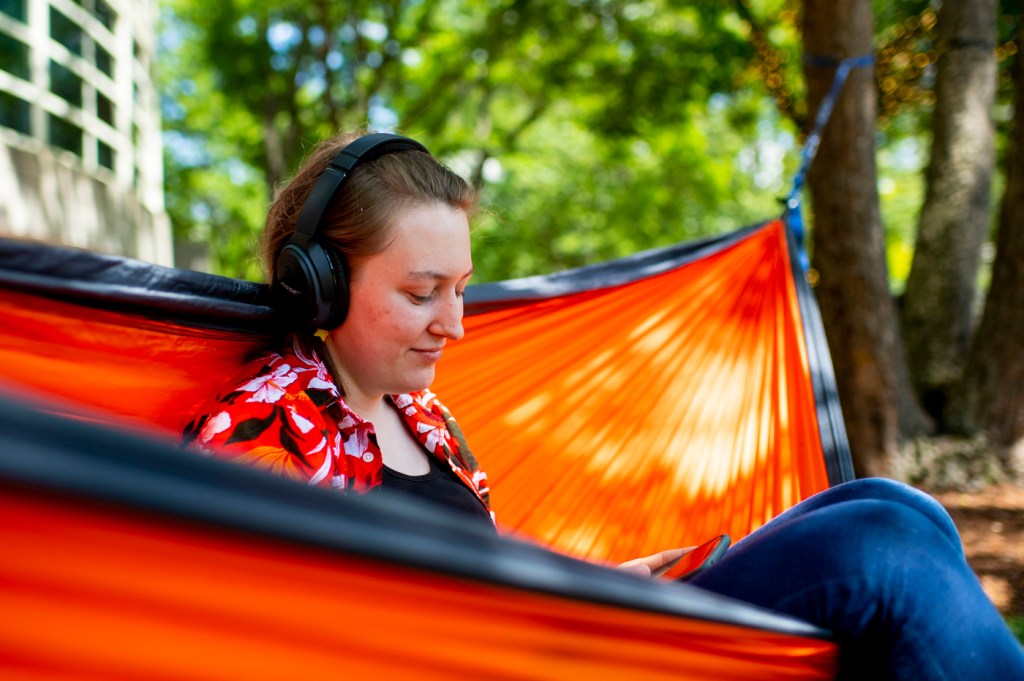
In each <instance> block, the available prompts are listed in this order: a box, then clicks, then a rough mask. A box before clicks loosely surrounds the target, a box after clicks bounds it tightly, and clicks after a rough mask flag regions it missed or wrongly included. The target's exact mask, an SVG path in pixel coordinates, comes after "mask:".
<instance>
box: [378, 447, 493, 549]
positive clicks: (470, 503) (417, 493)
mask: <svg viewBox="0 0 1024 681" xmlns="http://www.w3.org/2000/svg"><path fill="white" fill-rule="evenodd" d="M427 461H428V462H429V463H430V472H429V473H426V474H425V475H406V474H405V473H399V472H398V471H396V470H392V469H391V468H388V467H387V466H384V477H383V480H382V481H381V487H382V488H383V491H384V492H385V493H390V492H398V493H400V494H406V495H410V496H413V497H417V498H419V499H422V500H423V501H426V502H428V503H431V504H434V505H436V506H442V507H444V508H446V509H449V510H451V511H455V512H456V513H459V514H461V515H462V516H463V517H465V518H470V519H472V521H473V522H485V523H487V526H488V527H489V528H491V529H492V530H493V529H494V523H492V522H491V516H490V514H489V513H488V512H487V509H486V508H484V505H483V504H482V503H480V500H479V499H477V497H476V495H475V494H473V492H472V490H470V489H469V488H468V487H466V485H465V483H463V482H462V481H461V480H459V479H458V478H457V477H456V476H455V473H454V472H453V471H452V470H451V469H449V468H448V467H447V466H446V465H443V464H441V463H440V462H439V461H438V460H437V459H436V458H435V457H433V456H430V455H429V454H428V455H427Z"/></svg>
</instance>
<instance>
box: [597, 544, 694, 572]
mask: <svg viewBox="0 0 1024 681" xmlns="http://www.w3.org/2000/svg"><path fill="white" fill-rule="evenodd" d="M695 548H697V547H695V546H688V547H686V548H685V549H668V550H667V551H662V552H661V553H655V554H654V555H653V556H645V557H643V558H634V559H633V560H628V561H626V562H625V563H622V564H621V565H618V566H616V568H615V569H617V570H622V571H624V572H629V573H631V574H634V575H639V576H641V577H661V576H662V575H663V574H665V573H666V572H668V571H669V570H670V569H672V566H674V565H675V564H676V563H678V562H679V559H680V558H682V557H683V556H685V555H686V554H688V553H689V552H690V551H693V550H694V549H695Z"/></svg>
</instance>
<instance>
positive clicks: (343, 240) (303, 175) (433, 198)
mask: <svg viewBox="0 0 1024 681" xmlns="http://www.w3.org/2000/svg"><path fill="white" fill-rule="evenodd" d="M366 134H369V133H368V132H359V133H341V134H338V135H335V136H334V137H332V138H330V139H329V140H326V141H324V142H322V143H321V144H319V145H318V146H317V147H316V148H315V149H314V150H313V152H312V153H311V154H310V155H309V157H308V158H307V159H306V161H305V162H304V163H303V164H302V166H301V167H300V168H299V170H298V172H296V173H295V176H294V177H293V178H292V180H291V182H290V183H289V184H288V185H287V186H286V187H284V189H282V190H281V191H280V192H279V193H278V195H277V198H276V199H274V201H273V203H272V204H271V205H270V210H269V211H268V213H267V222H266V225H265V227H264V228H263V236H262V238H261V240H260V256H261V258H262V260H263V268H264V272H266V276H267V280H268V281H272V280H273V277H274V263H275V262H277V256H278V254H279V253H280V252H281V249H282V248H284V246H285V244H287V243H288V239H289V238H290V237H291V235H292V232H293V231H295V224H296V223H297V222H298V219H299V213H300V212H301V211H302V206H303V204H304V203H305V202H306V199H307V197H309V193H310V192H311V191H312V189H313V185H314V184H316V181H317V178H319V177H320V174H321V173H322V172H323V171H324V169H326V168H327V166H328V165H329V164H330V162H331V160H332V159H333V158H334V157H335V156H336V155H337V154H338V152H339V151H341V150H342V149H343V148H344V147H345V146H347V145H348V144H350V143H351V142H353V141H354V140H356V139H358V138H359V137H362V136H363V135H366ZM438 203H440V204H443V205H446V206H449V207H450V208H453V209H459V210H462V211H465V212H466V213H467V214H469V215H471V214H472V213H473V211H474V209H475V207H476V192H475V191H474V190H473V188H472V187H471V186H470V185H469V183H468V182H466V181H465V180H464V179H462V178H461V177H459V176H458V175H456V174H455V173H454V172H453V171H452V170H450V169H449V168H447V167H446V166H445V165H443V164H442V163H440V162H439V161H438V160H437V159H435V158H434V157H433V156H431V155H430V154H426V153H423V152H421V151H400V152H394V153H389V154H384V155H382V156H380V157H378V158H376V159H374V160H372V161H370V162H368V163H360V164H358V165H357V166H356V167H355V168H353V170H352V172H351V173H349V175H348V176H347V177H346V178H345V180H344V181H343V182H342V184H341V187H339V189H338V191H337V192H336V194H335V196H334V198H333V199H332V200H331V202H330V204H329V205H328V207H327V210H326V211H325V212H324V215H323V218H322V219H321V221H320V226H319V228H318V229H317V232H316V234H317V238H318V239H320V240H321V242H322V243H325V244H330V245H331V246H333V247H334V248H336V249H337V250H338V251H340V252H341V253H342V254H343V255H344V257H345V259H346V261H347V262H348V263H349V266H350V267H351V266H352V263H353V262H354V261H357V260H358V259H359V258H361V257H366V256H369V255H373V254H375V253H379V252H381V251H382V250H384V249H385V248H386V247H387V245H388V243H390V240H391V239H390V236H391V235H390V228H391V225H392V224H393V223H394V221H395V219H396V218H397V216H398V213H399V212H400V211H402V210H404V209H406V208H410V207H413V206H420V205H431V204H438Z"/></svg>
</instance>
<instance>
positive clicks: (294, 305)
mask: <svg viewBox="0 0 1024 681" xmlns="http://www.w3.org/2000/svg"><path fill="white" fill-rule="evenodd" d="M314 270H315V267H314V265H313V263H312V261H311V260H310V258H309V254H308V253H307V252H306V249H304V248H302V247H301V246H299V245H298V244H292V243H289V244H286V245H285V246H284V248H282V249H281V253H280V254H279V255H278V256H277V264H276V266H275V268H274V287H273V291H272V293H273V298H274V307H275V308H276V309H277V310H279V311H280V312H281V314H282V315H283V316H284V317H285V318H286V319H287V320H288V322H289V324H290V325H291V326H292V327H296V328H298V327H303V326H308V325H310V323H311V320H312V319H313V318H314V317H316V302H315V301H316V288H317V284H316V276H315V273H314Z"/></svg>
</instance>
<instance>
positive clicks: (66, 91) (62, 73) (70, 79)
mask: <svg viewBox="0 0 1024 681" xmlns="http://www.w3.org/2000/svg"><path fill="white" fill-rule="evenodd" d="M50 92H52V93H53V94H55V95H57V96H58V97H63V98H64V99H66V100H67V102H68V104H72V105H74V106H77V107H81V106H82V79H81V78H79V77H78V74H76V73H75V72H74V71H72V70H71V69H69V68H67V67H65V66H62V65H61V64H58V63H57V62H55V61H51V62H50Z"/></svg>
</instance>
